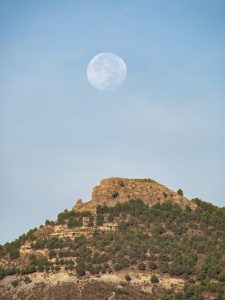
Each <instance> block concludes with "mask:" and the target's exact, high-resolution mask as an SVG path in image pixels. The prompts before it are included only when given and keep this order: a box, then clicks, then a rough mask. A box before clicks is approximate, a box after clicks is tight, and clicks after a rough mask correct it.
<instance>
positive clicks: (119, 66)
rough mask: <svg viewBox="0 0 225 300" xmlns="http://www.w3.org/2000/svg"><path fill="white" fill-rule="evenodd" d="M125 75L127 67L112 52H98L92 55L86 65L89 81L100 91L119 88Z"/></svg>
mask: <svg viewBox="0 0 225 300" xmlns="http://www.w3.org/2000/svg"><path fill="white" fill-rule="evenodd" d="M126 76H127V67H126V64H125V62H124V61H123V59H122V58H121V57H119V56H118V55H116V54H114V53H100V54H98V55H96V56H94V57H93V58H92V59H91V61H90V62H89V64H88V67H87V78H88V81H89V83H90V84H91V85H92V86H93V87H95V88H96V89H98V90H100V91H113V90H116V89H117V88H119V87H120V86H121V85H122V84H123V83H124V81H125V79H126Z"/></svg>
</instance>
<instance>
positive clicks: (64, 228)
mask: <svg viewBox="0 0 225 300" xmlns="http://www.w3.org/2000/svg"><path fill="white" fill-rule="evenodd" d="M12 299H15V300H62V299H63V300H93V299H94V300H151V299H152V300H158V299H160V300H186V299H190V300H191V299H192V300H208V299H215V300H216V299H217V300H222V299H225V208H219V207H216V206H214V205H212V204H210V203H207V202H204V201H202V200H200V199H198V198H195V199H192V200H188V199H187V198H185V197H184V196H183V192H182V190H179V191H178V192H174V191H172V190H170V189H168V188H167V187H165V186H163V185H161V184H159V183H157V182H155V181H153V180H151V179H125V178H108V179H104V180H102V181H101V183H100V185H99V186H96V187H95V188H94V189H93V193H92V199H91V201H89V202H87V203H82V201H81V200H79V201H78V203H77V204H76V205H75V207H74V208H73V209H72V210H70V211H69V210H67V209H65V210H64V211H62V212H60V213H59V214H58V216H57V218H56V220H46V221H45V224H44V225H40V226H39V228H33V229H31V230H29V231H28V232H27V233H26V234H23V235H21V236H20V237H18V238H17V239H16V240H15V241H13V242H10V243H6V244H5V245H0V300H12Z"/></svg>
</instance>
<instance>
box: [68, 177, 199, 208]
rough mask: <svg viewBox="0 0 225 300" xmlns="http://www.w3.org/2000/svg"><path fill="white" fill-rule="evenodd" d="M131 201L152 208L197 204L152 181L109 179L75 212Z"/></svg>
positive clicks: (97, 187) (192, 205) (101, 183)
mask: <svg viewBox="0 0 225 300" xmlns="http://www.w3.org/2000/svg"><path fill="white" fill-rule="evenodd" d="M130 199H141V200H142V201H143V202H145V203H146V204H148V205H150V206H152V205H154V204H156V203H157V202H165V201H172V202H173V203H177V204H179V205H181V206H182V207H185V206H186V205H188V206H190V207H191V208H195V207H196V204H195V203H193V202H191V201H190V200H188V199H187V198H185V197H184V196H182V195H179V194H178V193H177V192H174V191H172V190H170V189H169V188H167V187H166V186H164V185H162V184H159V183H157V182H156V181H154V180H152V179H128V178H119V177H114V178H107V179H103V180H102V181H101V182H100V185H99V186H96V187H95V188H94V189H93V192H92V198H91V201H89V202H86V203H80V202H79V203H77V204H75V206H74V207H73V209H74V210H78V211H84V210H91V211H95V208H96V206H97V205H107V206H113V205H115V204H116V203H122V202H125V201H129V200H130Z"/></svg>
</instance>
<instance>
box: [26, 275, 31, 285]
mask: <svg viewBox="0 0 225 300" xmlns="http://www.w3.org/2000/svg"><path fill="white" fill-rule="evenodd" d="M24 282H25V283H26V284H28V283H31V282H32V280H31V279H30V277H29V276H25V277H24Z"/></svg>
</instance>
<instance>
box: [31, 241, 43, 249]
mask: <svg viewBox="0 0 225 300" xmlns="http://www.w3.org/2000/svg"><path fill="white" fill-rule="evenodd" d="M45 244H46V241H45V240H43V239H38V240H37V241H36V242H35V243H34V244H33V248H34V249H44V248H45Z"/></svg>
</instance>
